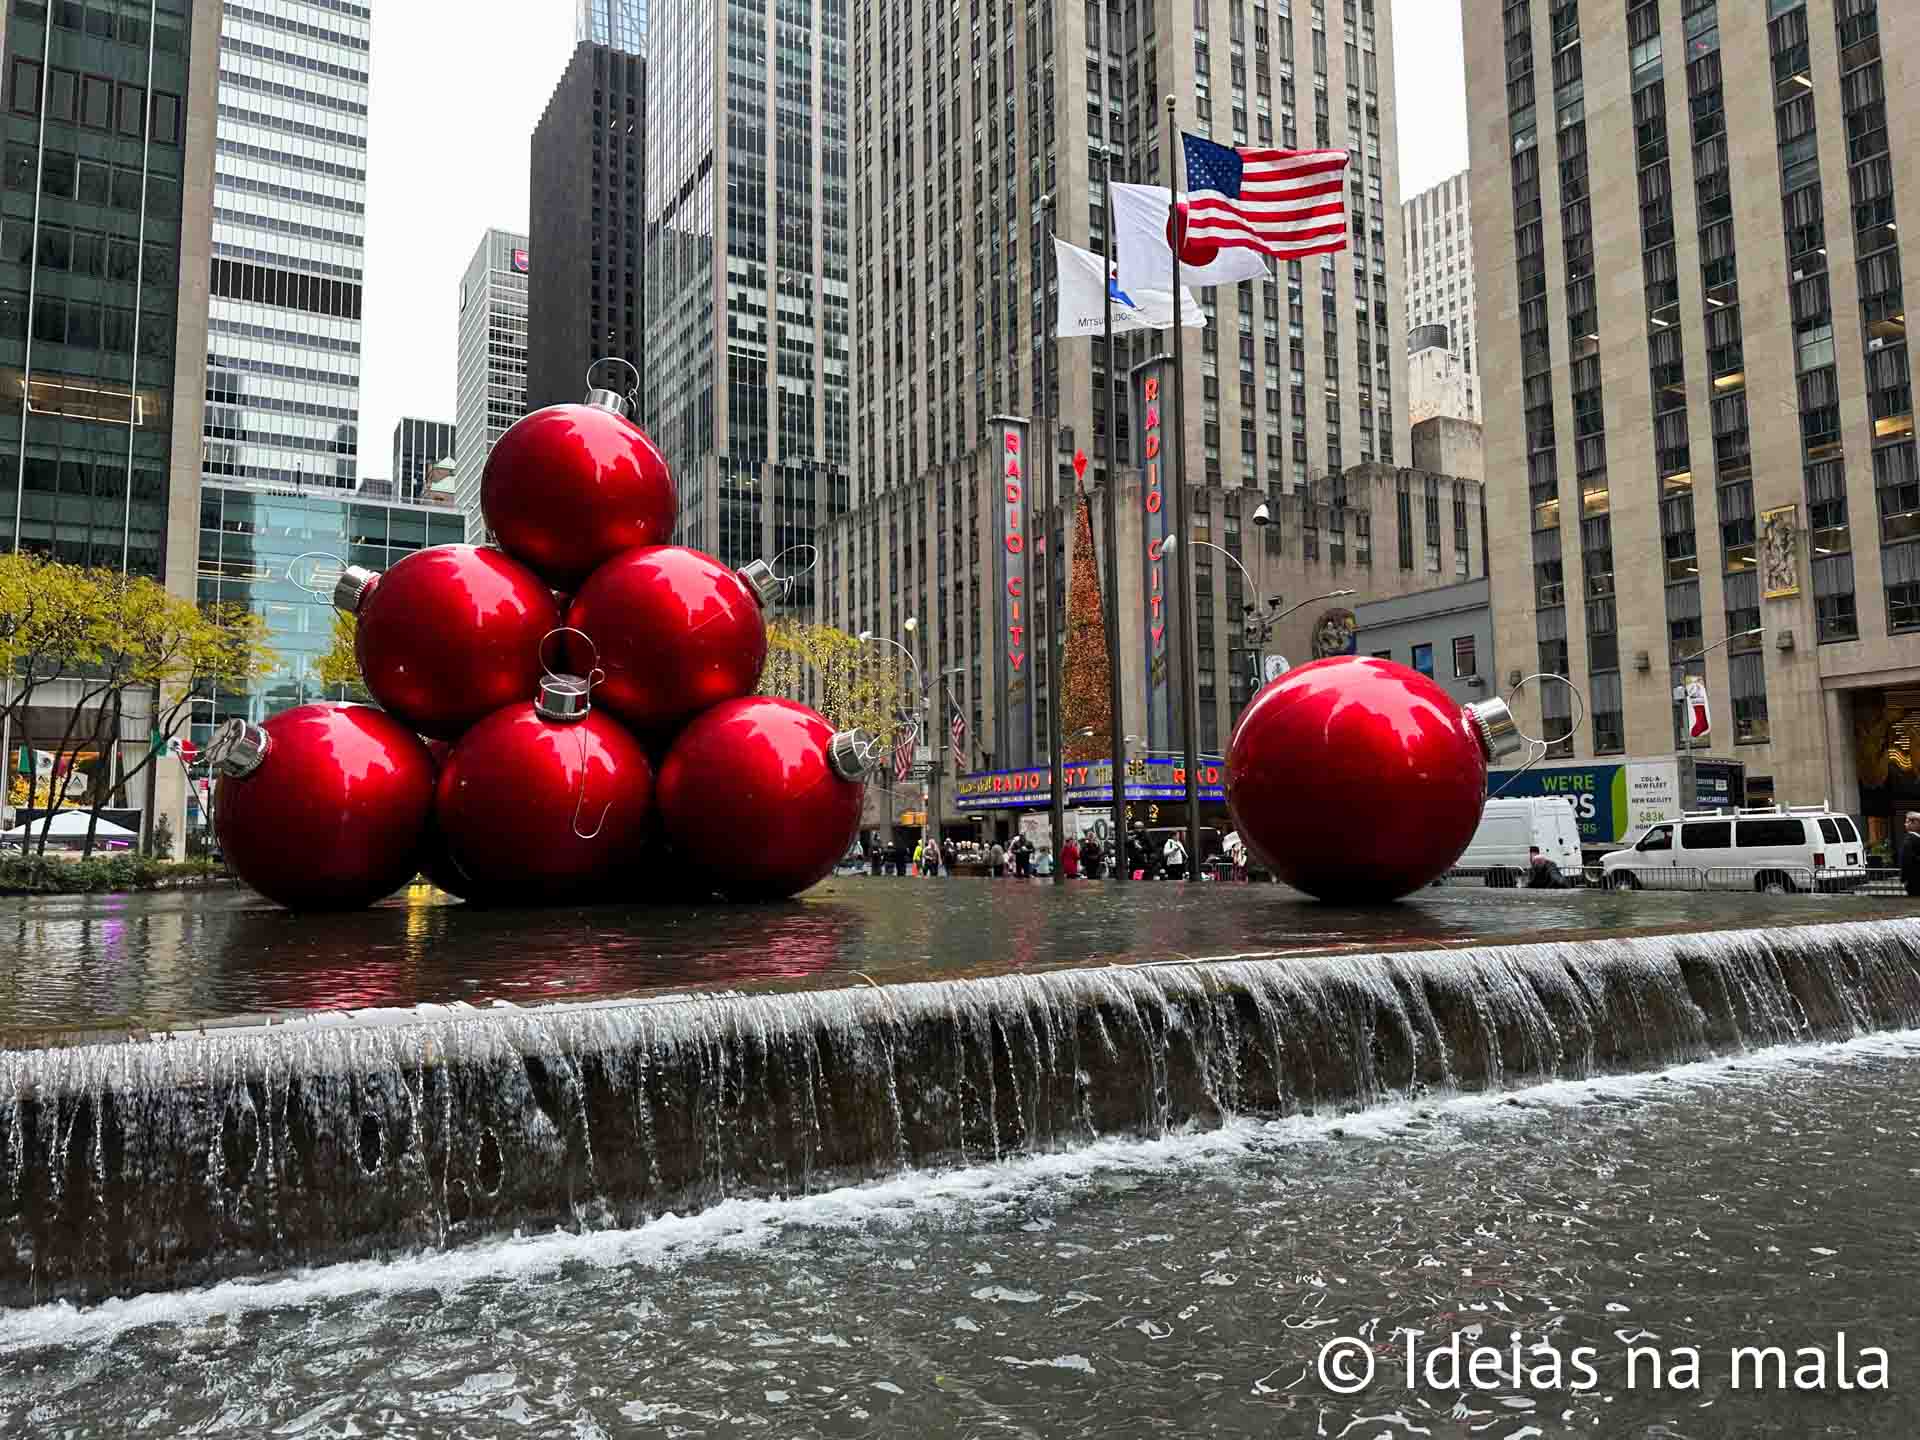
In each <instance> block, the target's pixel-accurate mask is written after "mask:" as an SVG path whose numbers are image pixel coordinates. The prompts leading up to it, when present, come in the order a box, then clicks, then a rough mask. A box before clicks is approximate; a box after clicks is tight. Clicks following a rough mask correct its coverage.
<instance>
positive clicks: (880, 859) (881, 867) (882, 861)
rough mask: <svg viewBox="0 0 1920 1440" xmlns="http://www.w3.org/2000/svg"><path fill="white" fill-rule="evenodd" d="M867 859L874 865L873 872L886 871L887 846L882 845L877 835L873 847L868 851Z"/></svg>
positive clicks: (879, 873)
mask: <svg viewBox="0 0 1920 1440" xmlns="http://www.w3.org/2000/svg"><path fill="white" fill-rule="evenodd" d="M867 860H868V861H869V863H871V865H872V866H873V873H874V874H875V875H882V874H884V873H885V872H886V865H887V852H886V848H885V847H884V846H883V845H881V843H880V841H879V839H878V838H877V837H876V838H875V839H874V842H873V848H872V849H871V850H869V851H868V852H867Z"/></svg>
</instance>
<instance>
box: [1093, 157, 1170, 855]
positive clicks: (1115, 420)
mask: <svg viewBox="0 0 1920 1440" xmlns="http://www.w3.org/2000/svg"><path fill="white" fill-rule="evenodd" d="M1100 166H1101V170H1102V178H1101V182H1100V183H1101V185H1102V187H1103V190H1104V195H1105V206H1106V209H1105V211H1104V213H1105V215H1106V217H1107V223H1106V226H1105V240H1106V243H1105V244H1104V245H1102V246H1101V273H1102V274H1104V275H1105V276H1106V280H1107V283H1106V284H1105V285H1104V286H1102V287H1101V288H1102V290H1103V291H1104V293H1105V295H1106V302H1107V303H1106V318H1105V322H1104V323H1105V332H1104V333H1105V336H1106V343H1107V433H1106V436H1105V440H1106V451H1107V454H1106V459H1107V493H1106V496H1105V500H1106V503H1105V505H1104V506H1103V509H1104V510H1105V512H1106V513H1105V514H1104V515H1103V516H1102V517H1101V527H1102V529H1103V530H1104V532H1105V535H1106V541H1107V603H1106V606H1105V607H1104V608H1105V610H1106V614H1107V714H1108V726H1107V728H1108V730H1109V731H1110V732H1111V733H1110V735H1109V736H1108V739H1109V741H1110V742H1111V749H1112V751H1113V755H1112V760H1113V819H1112V820H1111V821H1110V822H1109V832H1110V833H1109V835H1108V839H1107V849H1108V854H1107V863H1108V864H1109V865H1110V866H1111V867H1112V870H1113V878H1114V879H1115V880H1118V881H1120V882H1121V883H1123V884H1124V883H1125V882H1126V878H1127V873H1128V872H1127V864H1126V857H1127V736H1126V729H1127V727H1126V724H1125V722H1124V720H1123V719H1122V717H1121V714H1120V700H1121V695H1122V686H1121V681H1120V466H1119V463H1118V461H1119V442H1118V441H1117V440H1116V439H1115V438H1114V436H1115V434H1116V432H1117V431H1118V430H1119V428H1120V405H1119V401H1118V400H1117V399H1116V398H1115V391H1114V378H1115V377H1114V368H1113V283H1114V282H1113V148H1112V146H1110V145H1102V146H1101V147H1100ZM1173 313H1174V323H1175V324H1178V323H1179V321H1180V319H1181V315H1180V295H1179V292H1178V291H1175V292H1174V297H1173Z"/></svg>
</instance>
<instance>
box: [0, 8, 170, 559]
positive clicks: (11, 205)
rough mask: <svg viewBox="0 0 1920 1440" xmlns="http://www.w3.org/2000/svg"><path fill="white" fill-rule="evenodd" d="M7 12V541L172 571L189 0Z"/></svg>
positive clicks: (0, 452) (1, 216)
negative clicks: (168, 557)
mask: <svg viewBox="0 0 1920 1440" xmlns="http://www.w3.org/2000/svg"><path fill="white" fill-rule="evenodd" d="M50 12H51V13H50ZM4 23H5V65H6V72H5V76H4V81H5V96H6V103H5V109H4V114H0V132H3V133H4V143H5V162H4V163H5V167H6V172H5V174H6V178H5V184H4V185H0V547H5V548H10V549H11V548H20V549H28V550H37V551H42V552H45V553H47V554H50V555H53V556H56V557H57V558H59V559H61V560H64V561H68V562H71V563H74V564H84V565H103V566H108V567H110V568H113V569H126V570H129V571H132V572H135V573H138V574H142V575H148V576H152V577H154V578H159V577H161V576H162V575H163V573H164V571H165V569H166V563H165V552H166V519H167V486H168V471H169V468H170V462H171V455H172V431H173V411H174V401H175V393H174V344H175V335H176V330H177V328H179V325H178V321H179V316H178V299H179V279H180V268H181V266H180V245H181V228H182V227H181V191H182V180H183V175H184V166H185V161H186V148H185V143H184V141H185V134H186V126H185V117H186V109H187V86H188V50H189V38H190V30H191V3H190V0H157V3H154V4H152V5H140V6H127V5H111V4H103V3H101V0H89V3H86V4H75V3H64V4H55V5H53V6H51V7H49V6H48V5H46V4H44V3H41V0H13V3H12V4H11V6H10V10H9V13H8V15H7V16H6V18H5V22H4ZM202 306H203V309H202V317H201V328H202V329H204V301H203V302H202ZM195 383H196V385H197V381H196V382H195Z"/></svg>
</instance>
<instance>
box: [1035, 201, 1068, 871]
mask: <svg viewBox="0 0 1920 1440" xmlns="http://www.w3.org/2000/svg"><path fill="white" fill-rule="evenodd" d="M1040 228H1041V232H1042V233H1041V240H1040V246H1041V255H1042V256H1043V257H1044V258H1043V259H1042V260H1041V262H1040V264H1041V267H1042V268H1041V271H1040V274H1041V276H1042V277H1043V278H1042V283H1041V286H1040V296H1041V303H1040V414H1041V416H1042V417H1043V418H1042V419H1041V422H1040V454H1041V458H1042V460H1043V461H1044V462H1045V464H1046V467H1047V481H1046V486H1045V488H1044V489H1043V490H1042V491H1041V495H1042V496H1043V497H1044V498H1043V501H1042V503H1043V504H1045V506H1046V507H1047V509H1046V515H1045V518H1044V519H1042V521H1041V523H1040V553H1041V554H1042V555H1044V556H1045V557H1046V562H1047V603H1046V612H1047V766H1048V769H1049V771H1050V772H1051V778H1052V782H1053V796H1052V803H1051V806H1050V808H1049V816H1048V818H1049V823H1050V824H1051V826H1052V830H1053V859H1054V865H1053V883H1054V884H1056V885H1064V884H1066V883H1067V872H1066V867H1065V866H1064V865H1062V864H1060V852H1061V851H1062V850H1064V849H1066V845H1067V794H1066V790H1065V788H1064V787H1063V786H1062V784H1061V773H1060V772H1061V766H1060V685H1061V677H1062V675H1063V674H1064V673H1065V670H1066V666H1065V664H1064V661H1065V656H1063V655H1062V654H1061V652H1062V651H1063V650H1064V649H1065V648H1066V647H1065V646H1063V645H1062V644H1061V643H1060V638H1061V637H1060V628H1061V627H1060V621H1061V620H1062V619H1063V618H1064V617H1065V615H1066V608H1067V607H1066V589H1065V587H1064V586H1062V585H1061V583H1060V556H1059V554H1058V553H1057V552H1056V551H1055V550H1054V548H1053V507H1054V504H1055V503H1056V494H1055V492H1056V491H1057V490H1058V489H1059V484H1060V460H1059V457H1058V456H1057V455H1056V454H1055V453H1054V443H1053V387H1052V386H1051V385H1050V384H1049V383H1048V380H1049V376H1050V370H1051V367H1050V366H1049V364H1048V357H1049V356H1050V355H1052V354H1053V342H1054V328H1055V325H1054V324H1053V323H1050V322H1049V319H1048V315H1047V304H1046V294H1047V287H1046V284H1045V280H1044V277H1045V275H1046V273H1047V272H1046V268H1045V267H1046V266H1047V265H1049V264H1051V265H1052V266H1053V269H1054V278H1055V282H1056V284H1057V283H1058V279H1059V269H1060V266H1059V257H1058V256H1057V255H1055V254H1054V250H1053V197H1052V196H1051V195H1042V196H1041V197H1040Z"/></svg>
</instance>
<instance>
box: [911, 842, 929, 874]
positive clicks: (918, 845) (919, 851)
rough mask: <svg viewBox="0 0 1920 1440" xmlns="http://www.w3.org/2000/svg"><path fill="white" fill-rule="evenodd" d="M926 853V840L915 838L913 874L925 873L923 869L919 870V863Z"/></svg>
mask: <svg viewBox="0 0 1920 1440" xmlns="http://www.w3.org/2000/svg"><path fill="white" fill-rule="evenodd" d="M926 853H927V842H926V841H924V840H916V841H914V842H913V873H914V874H916V875H920V874H924V873H925V872H924V871H922V870H921V868H920V863H921V861H922V860H923V859H924V858H925V856H926Z"/></svg>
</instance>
